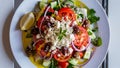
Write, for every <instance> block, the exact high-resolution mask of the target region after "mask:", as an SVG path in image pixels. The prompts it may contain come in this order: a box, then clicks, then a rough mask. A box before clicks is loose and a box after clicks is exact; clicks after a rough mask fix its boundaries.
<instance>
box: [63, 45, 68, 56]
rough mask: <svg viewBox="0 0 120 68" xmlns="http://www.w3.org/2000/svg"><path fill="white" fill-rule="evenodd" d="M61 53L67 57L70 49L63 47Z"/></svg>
mask: <svg viewBox="0 0 120 68" xmlns="http://www.w3.org/2000/svg"><path fill="white" fill-rule="evenodd" d="M61 52H62V53H63V55H65V54H66V53H68V52H69V51H68V48H67V47H64V46H63V47H62V48H61Z"/></svg>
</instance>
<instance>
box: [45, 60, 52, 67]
mask: <svg viewBox="0 0 120 68" xmlns="http://www.w3.org/2000/svg"><path fill="white" fill-rule="evenodd" d="M50 64H51V61H50V60H44V61H43V66H45V67H48V66H49V65H50Z"/></svg>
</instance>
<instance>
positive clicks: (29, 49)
mask: <svg viewBox="0 0 120 68" xmlns="http://www.w3.org/2000/svg"><path fill="white" fill-rule="evenodd" d="M25 52H26V54H27V56H30V55H35V54H36V50H35V49H34V47H33V46H31V45H29V46H27V47H26V50H25Z"/></svg>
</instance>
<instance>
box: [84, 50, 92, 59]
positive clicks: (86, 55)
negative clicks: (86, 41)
mask: <svg viewBox="0 0 120 68" xmlns="http://www.w3.org/2000/svg"><path fill="white" fill-rule="evenodd" d="M91 53H92V50H91V49H90V48H89V49H87V50H86V52H85V55H84V57H83V58H84V59H89V58H90V56H91Z"/></svg>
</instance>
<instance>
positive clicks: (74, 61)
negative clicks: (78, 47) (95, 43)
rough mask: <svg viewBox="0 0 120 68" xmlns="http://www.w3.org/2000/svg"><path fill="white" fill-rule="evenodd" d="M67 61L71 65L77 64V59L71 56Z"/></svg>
mask: <svg viewBox="0 0 120 68" xmlns="http://www.w3.org/2000/svg"><path fill="white" fill-rule="evenodd" d="M69 63H70V64H72V65H77V63H78V60H77V59H75V58H71V59H70V60H69Z"/></svg>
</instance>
